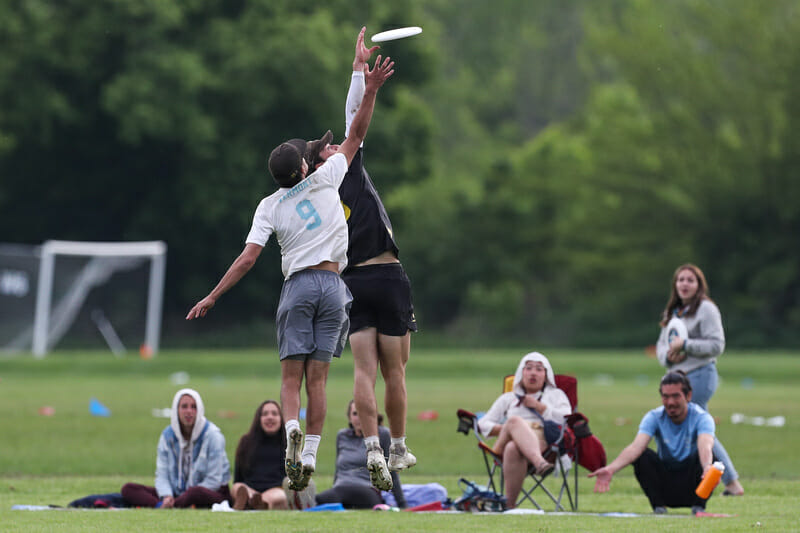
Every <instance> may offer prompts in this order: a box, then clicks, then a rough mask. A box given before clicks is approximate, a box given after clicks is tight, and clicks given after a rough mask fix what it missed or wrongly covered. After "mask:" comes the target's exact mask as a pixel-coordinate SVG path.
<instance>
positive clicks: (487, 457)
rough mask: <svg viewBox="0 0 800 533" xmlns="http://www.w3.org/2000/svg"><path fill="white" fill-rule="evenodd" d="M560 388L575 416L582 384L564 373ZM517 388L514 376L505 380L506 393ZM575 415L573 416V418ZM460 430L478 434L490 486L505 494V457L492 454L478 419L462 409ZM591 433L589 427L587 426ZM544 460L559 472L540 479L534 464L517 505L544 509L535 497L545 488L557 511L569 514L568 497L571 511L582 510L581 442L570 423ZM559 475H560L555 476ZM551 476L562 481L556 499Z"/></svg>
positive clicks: (559, 375) (504, 389)
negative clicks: (549, 482)
mask: <svg viewBox="0 0 800 533" xmlns="http://www.w3.org/2000/svg"><path fill="white" fill-rule="evenodd" d="M555 381H556V386H557V387H558V388H559V389H561V390H563V391H564V393H566V395H567V398H569V403H570V405H571V406H572V410H573V413H575V408H576V406H577V404H578V381H577V379H575V378H574V377H573V376H567V375H563V374H557V375H556V376H555ZM513 386H514V375H513V374H511V375H508V376H506V377H505V378H504V379H503V392H504V393H506V392H510V391H511V390H512V389H513ZM576 414H578V415H579V418H578V419H577V420H578V421H581V420H582V421H583V423H584V425H585V421H586V417H584V416H583V415H580V414H579V413H576ZM573 416H574V415H570V417H573ZM458 420H459V424H458V431H459V432H461V433H464V434H465V435H468V434H469V430H470V429H472V430H473V431H474V432H475V437H476V438H477V439H478V448H479V449H480V450H481V452H482V453H483V461H484V463H485V465H486V473H487V474H488V475H489V481H488V486H489V487H490V488H491V489H492V490H493V491H495V492H496V493H498V494H502V493H503V492H504V491H505V486H504V483H503V458H502V457H501V456H498V455H496V454H495V453H494V452H493V451H492V447H491V446H489V445H488V444H487V443H486V441H485V440H484V439H483V437H482V436H481V433H480V431H479V430H478V417H477V416H476V415H475V414H473V413H471V412H469V411H466V410H464V409H459V410H458ZM587 430H588V427H587ZM562 447H563V449H564V451H563V452H560V449H561V448H562ZM543 455H544V457H545V459H547V460H548V461H550V462H552V463H554V464H556V469H555V470H553V474H546V475H544V476H539V475H537V474H536V469H535V468H534V467H533V465H531V466H530V468H529V469H528V476H529V477H530V478H531V484H530V486H529V488H526V487H525V485H524V484H523V486H522V489H521V491H520V495H519V499H518V500H517V502H516V506H517V507H519V506H520V505H522V504H523V503H525V501H526V500H527V501H529V502H531V504H532V505H533V506H534V507H536V508H537V509H539V510H541V509H542V507H541V505H539V503H538V502H537V501H536V499H535V498H534V492H535V491H536V490H537V489H539V488H541V491H542V492H543V493H544V495H546V496H547V497H549V498H550V500H551V501H552V502H553V503H554V504H555V510H556V511H565V510H566V509H565V508H564V506H563V505H562V503H561V502H562V501H563V499H564V496H565V495H566V497H567V502H566V503H568V504H569V507H570V510H572V511H577V510H578V468H577V465H578V460H579V456H578V445H577V439H576V438H575V434H574V433H573V431H572V429H571V428H570V427H569V423H565V424H564V425H563V426H562V427H561V436H560V437H559V439H558V440H557V441H556V442H554V443H552V444H551V445H550V447H549V449H548V450H547V451H545V452H544V454H543ZM570 468H574V472H573V480H574V481H573V483H572V486H570V479H569V478H570V475H569V469H570ZM555 473H558V474H555ZM548 475H553V477H556V478H560V487H559V489H558V495H557V496H556V495H555V494H553V492H551V491H550V490H549V489H548V488H547V487H546V486H545V485H544V484H543V482H544V480H545V479H546V478H547V477H548Z"/></svg>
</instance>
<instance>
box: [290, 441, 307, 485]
mask: <svg viewBox="0 0 800 533" xmlns="http://www.w3.org/2000/svg"><path fill="white" fill-rule="evenodd" d="M288 441H289V442H288V443H287V444H286V476H287V477H288V478H289V481H290V485H291V486H292V489H293V490H303V489H304V488H305V486H306V485H308V481H307V480H306V482H305V484H304V483H303V482H302V481H303V477H304V476H303V463H302V462H301V458H300V451H301V445H302V443H303V432H302V431H301V430H300V428H294V429H292V430H291V431H290V432H289V439H288Z"/></svg>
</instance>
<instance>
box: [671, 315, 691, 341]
mask: <svg viewBox="0 0 800 533" xmlns="http://www.w3.org/2000/svg"><path fill="white" fill-rule="evenodd" d="M675 337H680V338H681V339H684V340H685V339H688V338H689V330H688V329H686V324H685V323H684V321H683V320H681V319H680V318H678V317H676V316H674V317H672V319H671V320H670V321H669V322H667V342H668V343H672V339H674V338H675Z"/></svg>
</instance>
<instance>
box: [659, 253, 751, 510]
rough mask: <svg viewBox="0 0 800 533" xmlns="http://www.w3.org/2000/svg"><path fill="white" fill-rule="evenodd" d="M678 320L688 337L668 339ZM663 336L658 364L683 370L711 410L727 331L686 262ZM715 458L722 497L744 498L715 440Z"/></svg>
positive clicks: (698, 274) (676, 279)
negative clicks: (722, 469) (674, 320)
mask: <svg viewBox="0 0 800 533" xmlns="http://www.w3.org/2000/svg"><path fill="white" fill-rule="evenodd" d="M673 317H678V318H679V319H680V320H681V321H683V323H684V324H685V325H686V330H687V331H688V338H682V337H680V336H675V337H673V338H672V339H671V340H670V339H669V337H668V335H669V334H668V331H667V323H668V322H669V321H670V320H671V319H672V318H673ZM660 325H661V334H660V335H659V337H658V343H657V344H656V353H657V355H658V361H659V363H661V365H662V366H664V367H666V368H667V371H669V372H674V371H676V370H683V371H684V372H685V373H686V375H687V377H688V378H689V381H690V382H691V384H692V394H693V395H692V402H694V403H696V404H697V405H699V406H700V407H702V408H703V409H705V410H706V411H708V402H709V400H711V397H712V396H713V395H714V392H715V391H716V390H717V383H718V381H719V375H718V373H717V365H716V361H717V357H719V356H720V355H721V354H722V352H723V350H724V349H725V331H724V330H723V328H722V317H721V315H720V312H719V308H718V307H717V306H716V304H715V303H714V302H713V301H712V300H711V298H710V297H709V291H708V283H707V282H706V278H705V276H704V275H703V271H702V270H700V268H698V267H697V266H695V265H693V264H690V263H687V264H685V265H681V266H679V267H678V268H677V270H675V274H674V275H673V276H672V288H671V290H670V296H669V301H667V306H666V307H665V308H664V312H663V313H662V315H661V322H660ZM713 452H714V457H715V458H716V459H718V460H720V461H722V463H723V464H724V465H725V473H724V474H723V476H722V481H723V482H724V483H725V491H724V492H723V494H725V495H731V496H741V495H742V494H744V488H742V484H741V483H739V474H738V473H737V472H736V468H734V466H733V461H731V458H730V457H729V456H728V452H727V451H725V448H724V447H723V446H722V443H720V441H719V439H715V441H714V449H713Z"/></svg>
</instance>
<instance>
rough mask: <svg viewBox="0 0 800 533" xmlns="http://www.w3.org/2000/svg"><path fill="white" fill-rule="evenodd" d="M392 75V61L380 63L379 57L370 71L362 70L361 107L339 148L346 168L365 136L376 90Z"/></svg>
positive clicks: (366, 68)
mask: <svg viewBox="0 0 800 533" xmlns="http://www.w3.org/2000/svg"><path fill="white" fill-rule="evenodd" d="M392 74H394V61H392V60H391V58H389V57H387V58H386V59H384V60H383V61H381V56H378V58H377V59H376V60H375V65H374V66H373V67H372V70H369V67H365V68H364V78H365V79H366V88H365V89H364V99H363V100H362V101H361V106H360V107H359V108H358V112H357V113H356V116H355V118H354V119H353V124H352V126H351V128H350V135H349V136H348V137H347V139H345V140H344V142H343V143H342V144H341V146H340V147H339V153H341V154H344V156H345V157H346V158H347V165H348V166H350V163H351V162H352V161H353V157H354V156H355V155H356V152H357V151H358V147H359V146H361V142H362V141H363V140H364V137H365V136H366V135H367V128H369V122H370V120H372V111H373V110H374V109H375V97H376V96H377V95H378V89H379V88H380V87H381V86H382V85H383V84H384V82H386V80H387V79H389V77H391V75H392Z"/></svg>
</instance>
